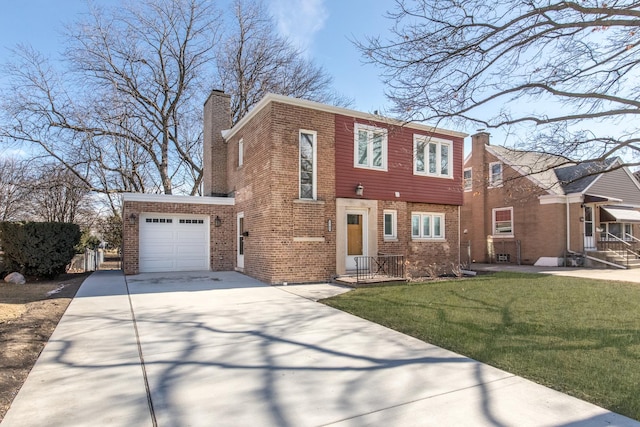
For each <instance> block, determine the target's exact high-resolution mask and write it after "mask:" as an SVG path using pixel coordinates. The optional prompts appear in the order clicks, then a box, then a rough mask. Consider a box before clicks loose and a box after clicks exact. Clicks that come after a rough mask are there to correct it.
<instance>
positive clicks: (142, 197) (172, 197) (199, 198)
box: [122, 193, 236, 206]
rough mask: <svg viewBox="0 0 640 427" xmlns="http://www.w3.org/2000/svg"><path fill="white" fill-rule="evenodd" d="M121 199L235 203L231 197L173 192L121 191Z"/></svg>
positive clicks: (198, 203)
mask: <svg viewBox="0 0 640 427" xmlns="http://www.w3.org/2000/svg"><path fill="white" fill-rule="evenodd" d="M122 200H123V201H125V202H155V203H183V204H187V203H192V204H197V205H221V206H233V205H235V200H236V199H235V198H233V197H203V196H176V195H173V194H142V193H123V194H122Z"/></svg>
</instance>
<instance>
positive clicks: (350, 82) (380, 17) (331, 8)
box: [0, 0, 473, 133]
mask: <svg viewBox="0 0 640 427" xmlns="http://www.w3.org/2000/svg"><path fill="white" fill-rule="evenodd" d="M218 1H219V2H220V3H221V4H224V3H227V2H228V1H229V0H218ZM93 2H94V3H96V4H104V5H109V4H116V5H117V4H119V3H120V1H119V0H93ZM265 4H266V5H267V6H268V7H269V10H270V12H271V13H272V15H273V16H274V18H276V20H277V22H278V30H279V31H280V32H281V33H282V34H283V35H286V36H287V37H290V38H291V39H292V40H294V41H295V42H296V43H297V44H298V45H299V46H300V47H302V48H303V49H305V51H306V52H307V55H308V56H309V57H310V58H312V59H313V60H314V61H316V63H318V64H320V65H322V66H323V67H324V68H325V69H326V70H327V71H328V72H329V73H330V74H331V75H332V77H333V78H334V86H335V89H336V90H337V91H338V92H339V93H341V94H343V95H345V96H347V97H349V98H351V99H353V100H354V104H353V106H352V108H353V109H355V110H359V111H365V112H373V111H375V110H379V111H380V112H381V113H383V112H384V111H385V110H388V109H389V107H390V105H389V103H388V102H387V101H386V99H385V97H384V86H383V84H382V83H381V82H380V79H379V75H378V74H379V70H377V69H376V68H374V67H372V66H370V65H365V64H363V63H362V60H361V56H360V53H359V52H358V51H357V49H356V47H355V46H354V45H353V43H352V42H351V40H353V39H358V40H364V38H365V36H366V35H378V34H381V35H384V34H385V33H386V31H387V29H388V28H389V27H390V25H391V22H390V21H389V20H388V19H386V18H385V13H386V12H387V11H388V10H389V8H391V7H392V6H393V4H394V3H393V2H392V1H389V0H265ZM86 11H87V3H86V1H85V0H0V64H2V63H5V62H6V61H7V60H8V59H9V58H10V49H11V48H12V47H14V46H15V45H16V44H18V43H26V44H29V45H31V46H33V47H34V48H35V49H36V50H38V51H40V52H42V53H44V54H45V55H48V56H50V57H51V58H56V57H57V56H58V55H59V54H60V53H61V52H62V51H63V48H64V46H63V43H64V38H63V36H62V31H63V30H64V25H65V24H68V23H72V22H73V21H75V20H76V19H77V18H78V17H79V14H82V13H85V12H86ZM2 83H3V82H2V76H0V84H2ZM454 130H458V131H462V132H465V131H466V132H468V133H470V132H469V129H454ZM472 130H473V129H472ZM472 130H471V131H472Z"/></svg>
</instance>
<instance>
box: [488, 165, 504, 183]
mask: <svg viewBox="0 0 640 427" xmlns="http://www.w3.org/2000/svg"><path fill="white" fill-rule="evenodd" d="M501 185H502V163H500V162H493V163H489V187H500V186H501Z"/></svg>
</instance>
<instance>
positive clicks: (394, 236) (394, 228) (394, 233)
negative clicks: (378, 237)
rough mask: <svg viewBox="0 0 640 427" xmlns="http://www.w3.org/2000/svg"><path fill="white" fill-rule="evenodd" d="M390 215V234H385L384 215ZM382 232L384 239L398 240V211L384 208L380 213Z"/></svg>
mask: <svg viewBox="0 0 640 427" xmlns="http://www.w3.org/2000/svg"><path fill="white" fill-rule="evenodd" d="M387 215H391V234H386V230H385V221H384V220H385V216H387ZM382 234H383V236H384V240H387V241H394V240H398V211H396V210H392V209H385V210H384V211H383V213H382Z"/></svg>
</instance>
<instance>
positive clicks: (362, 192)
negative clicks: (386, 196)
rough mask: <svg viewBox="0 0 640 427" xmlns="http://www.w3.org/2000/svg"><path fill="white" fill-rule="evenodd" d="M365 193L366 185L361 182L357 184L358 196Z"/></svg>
mask: <svg viewBox="0 0 640 427" xmlns="http://www.w3.org/2000/svg"><path fill="white" fill-rule="evenodd" d="M363 194H364V187H363V186H362V184H361V183H358V185H357V186H356V196H362V195H363Z"/></svg>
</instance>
